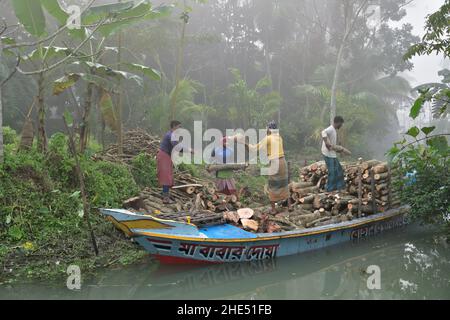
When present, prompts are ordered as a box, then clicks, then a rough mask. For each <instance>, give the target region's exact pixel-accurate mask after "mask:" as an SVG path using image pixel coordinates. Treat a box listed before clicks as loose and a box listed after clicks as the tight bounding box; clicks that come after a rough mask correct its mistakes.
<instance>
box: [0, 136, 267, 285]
mask: <svg viewBox="0 0 450 320" xmlns="http://www.w3.org/2000/svg"><path fill="white" fill-rule="evenodd" d="M5 132H6V133H7V134H6V135H5V161H4V163H3V165H1V166H0V203H1V205H0V271H1V272H0V284H2V283H3V284H5V283H13V282H16V281H17V280H20V281H21V282H24V281H35V280H47V279H53V280H55V279H59V278H65V277H66V276H67V275H66V271H67V268H68V267H69V266H70V265H78V266H79V267H80V268H81V270H83V273H84V274H89V273H91V274H94V273H95V272H96V271H97V270H99V269H102V268H105V267H113V266H124V265H128V264H133V263H136V262H139V261H141V260H142V258H143V257H145V256H147V253H146V252H145V251H144V250H142V249H141V248H140V247H139V246H137V245H135V244H134V243H133V242H132V241H131V240H130V239H127V238H126V237H125V236H124V235H123V233H122V232H120V231H118V230H116V229H115V227H114V226H113V224H111V223H110V222H109V221H107V220H106V219H105V218H104V217H103V216H101V215H100V214H99V211H98V208H102V207H107V208H114V207H115V208H120V207H122V203H123V201H124V200H126V199H128V198H130V197H133V196H136V195H138V194H139V191H140V190H142V189H143V188H146V187H158V183H157V177H156V162H155V160H154V155H152V154H148V153H141V154H137V155H134V157H133V159H132V160H131V162H129V163H121V162H115V161H108V160H101V159H98V157H96V156H93V155H95V154H98V153H99V152H100V151H101V148H100V146H99V145H97V144H96V143H95V142H91V143H90V144H89V147H88V149H87V151H86V152H85V154H84V155H83V156H82V157H81V159H80V160H81V167H82V170H83V172H84V175H85V180H86V189H87V195H88V202H89V204H90V206H91V215H90V220H91V224H92V228H93V231H94V234H95V238H96V240H97V244H98V249H99V255H98V256H95V254H94V250H93V247H92V243H91V238H90V233H89V231H88V227H87V223H86V219H85V213H84V212H83V204H82V198H81V194H80V191H79V182H78V179H77V175H76V171H75V161H74V159H73V158H72V157H71V156H70V154H69V151H68V148H67V145H68V143H67V137H66V136H65V135H63V134H55V135H53V136H52V137H51V139H50V140H49V149H48V152H47V153H45V154H42V153H40V152H38V151H37V150H36V147H35V146H34V147H33V148H32V149H31V150H28V151H17V149H18V144H19V138H18V136H17V134H16V133H15V132H14V131H13V130H5ZM94 159H95V160H94ZM201 167H202V166H200V167H198V166H197V167H193V166H185V167H183V168H182V170H186V171H187V172H188V173H189V174H191V175H193V176H202V177H205V176H207V174H206V172H203V171H202V168H201ZM254 169H255V170H257V168H254ZM255 170H253V171H255ZM253 171H251V170H250V171H249V172H247V173H244V174H240V175H238V177H237V185H238V187H239V188H241V187H246V188H247V189H248V192H247V193H246V194H247V196H246V197H243V199H242V202H243V204H245V205H251V204H252V202H253V201H255V199H258V200H259V201H261V202H264V201H266V202H267V199H266V198H265V197H264V194H263V193H261V190H263V188H264V184H265V182H266V178H265V177H261V176H259V175H258V174H257V172H256V171H255V172H253Z"/></svg>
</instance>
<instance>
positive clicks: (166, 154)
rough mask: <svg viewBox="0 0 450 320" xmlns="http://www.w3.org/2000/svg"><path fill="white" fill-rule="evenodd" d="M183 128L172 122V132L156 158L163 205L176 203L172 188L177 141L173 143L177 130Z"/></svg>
mask: <svg viewBox="0 0 450 320" xmlns="http://www.w3.org/2000/svg"><path fill="white" fill-rule="evenodd" d="M180 127H181V122H180V121H176V120H174V121H172V122H171V123H170V131H168V132H167V133H166V134H165V135H164V137H163V139H162V141H161V146H160V149H159V152H158V155H157V156H156V159H157V166H158V167H157V171H158V181H159V185H160V186H161V187H162V188H163V197H164V199H163V203H164V204H173V203H174V201H173V200H172V199H171V198H170V188H171V187H172V186H173V185H174V180H173V163H172V150H173V148H174V147H175V146H176V145H177V143H178V142H177V141H172V134H173V132H174V131H175V130H177V129H179V128H180Z"/></svg>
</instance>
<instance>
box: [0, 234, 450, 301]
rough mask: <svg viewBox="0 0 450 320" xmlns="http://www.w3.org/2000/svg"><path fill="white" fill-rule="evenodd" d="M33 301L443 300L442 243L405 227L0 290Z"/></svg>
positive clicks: (449, 295)
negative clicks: (286, 251) (275, 254)
mask: <svg viewBox="0 0 450 320" xmlns="http://www.w3.org/2000/svg"><path fill="white" fill-rule="evenodd" d="M369 267H370V268H369ZM368 270H369V271H370V273H368V272H367V271H368ZM371 270H375V273H372V272H373V271H371ZM378 271H379V278H373V277H377V275H378ZM371 276H373V277H371ZM369 277H371V278H370V279H369ZM368 279H369V281H368ZM378 280H379V282H378ZM368 282H369V284H370V285H369V286H368ZM377 284H379V285H380V288H379V289H376V288H375V289H374V288H373V286H375V287H377ZM35 298H38V299H255V300H258V299H450V244H449V243H448V242H446V241H445V237H443V236H441V235H439V234H438V233H437V232H436V231H435V230H429V229H423V228H421V227H418V226H409V227H407V228H405V229H400V230H393V231H390V232H388V233H386V234H383V235H381V236H378V237H374V238H369V239H365V240H363V241H360V242H358V243H348V244H344V245H339V246H335V247H331V248H328V249H323V250H321V251H317V252H311V253H307V254H302V255H298V256H292V257H286V258H279V259H277V260H274V261H269V260H267V261H259V262H254V263H244V264H225V265H212V266H204V267H186V266H182V267H169V266H165V265H159V264H158V263H157V262H155V261H153V260H152V259H151V258H148V259H146V260H145V261H143V262H142V263H140V264H139V265H134V266H129V267H126V268H118V269H107V270H104V271H101V272H99V273H98V275H97V276H96V277H92V278H90V279H83V282H82V288H81V290H79V291H70V290H68V289H67V288H66V285H65V282H63V283H52V284H42V283H35V284H26V285H25V284H15V285H9V286H3V287H0V299H35Z"/></svg>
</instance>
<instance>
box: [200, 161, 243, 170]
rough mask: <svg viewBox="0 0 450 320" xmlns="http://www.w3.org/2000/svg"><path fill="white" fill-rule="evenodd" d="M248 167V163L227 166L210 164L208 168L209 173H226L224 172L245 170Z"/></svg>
mask: <svg viewBox="0 0 450 320" xmlns="http://www.w3.org/2000/svg"><path fill="white" fill-rule="evenodd" d="M247 167H248V165H247V164H246V163H230V164H228V163H226V164H210V165H208V166H207V167H206V170H207V171H208V172H215V171H224V170H233V171H237V170H245V169H247Z"/></svg>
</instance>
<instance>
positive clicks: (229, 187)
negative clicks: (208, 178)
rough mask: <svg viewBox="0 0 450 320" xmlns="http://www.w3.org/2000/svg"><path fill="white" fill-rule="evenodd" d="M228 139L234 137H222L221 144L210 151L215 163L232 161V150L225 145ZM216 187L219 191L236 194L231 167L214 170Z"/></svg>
mask: <svg viewBox="0 0 450 320" xmlns="http://www.w3.org/2000/svg"><path fill="white" fill-rule="evenodd" d="M229 140H233V141H235V140H236V139H232V138H227V137H223V139H222V145H221V146H219V147H217V148H215V149H214V150H213V151H212V153H211V160H212V162H213V163H216V164H230V163H233V162H234V152H233V150H231V149H230V148H228V147H227V142H228V141H229ZM216 188H217V191H218V192H219V193H222V194H226V195H232V194H236V193H237V192H236V183H235V181H234V179H233V169H223V170H218V171H216Z"/></svg>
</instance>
